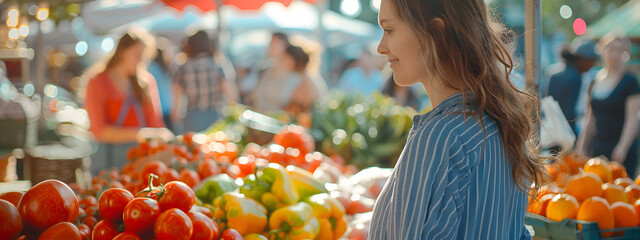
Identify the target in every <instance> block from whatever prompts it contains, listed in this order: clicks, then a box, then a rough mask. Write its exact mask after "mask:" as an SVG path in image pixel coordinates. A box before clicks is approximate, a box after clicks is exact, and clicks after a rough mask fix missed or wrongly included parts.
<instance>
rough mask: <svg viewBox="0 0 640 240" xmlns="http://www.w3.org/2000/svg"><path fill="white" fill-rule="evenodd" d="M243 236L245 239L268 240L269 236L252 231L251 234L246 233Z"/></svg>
mask: <svg viewBox="0 0 640 240" xmlns="http://www.w3.org/2000/svg"><path fill="white" fill-rule="evenodd" d="M242 238H243V239H244V240H268V238H267V237H265V236H262V235H260V234H257V233H252V234H249V235H244V236H243V237H242Z"/></svg>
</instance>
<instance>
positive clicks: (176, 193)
mask: <svg viewBox="0 0 640 240" xmlns="http://www.w3.org/2000/svg"><path fill="white" fill-rule="evenodd" d="M195 202H196V194H195V193H194V192H193V190H191V187H189V186H187V184H185V183H183V182H178V181H173V182H169V183H167V184H166V185H164V193H163V194H162V197H161V198H160V207H161V208H162V209H163V210H167V209H171V208H177V209H180V210H182V211H183V212H188V211H189V210H190V209H191V207H193V204H194V203H195Z"/></svg>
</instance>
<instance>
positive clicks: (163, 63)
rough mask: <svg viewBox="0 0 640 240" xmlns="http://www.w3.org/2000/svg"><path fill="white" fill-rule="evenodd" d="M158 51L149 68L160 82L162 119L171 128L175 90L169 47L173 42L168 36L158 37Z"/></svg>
mask: <svg viewBox="0 0 640 240" xmlns="http://www.w3.org/2000/svg"><path fill="white" fill-rule="evenodd" d="M156 43H157V52H156V54H155V58H154V59H153V61H151V62H150V63H149V66H148V67H147V70H148V71H149V73H151V75H153V77H154V78H155V79H156V83H157V84H158V93H159V94H160V106H161V109H162V119H163V120H164V123H165V124H166V125H167V127H168V128H169V129H171V130H175V129H174V128H173V124H172V123H171V112H172V108H173V98H174V96H173V90H172V89H171V77H170V70H169V68H170V63H171V60H170V57H169V56H170V55H172V54H171V51H170V49H169V47H170V46H171V43H170V42H169V40H167V39H166V38H158V40H157V41H156Z"/></svg>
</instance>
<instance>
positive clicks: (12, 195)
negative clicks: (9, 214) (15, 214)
mask: <svg viewBox="0 0 640 240" xmlns="http://www.w3.org/2000/svg"><path fill="white" fill-rule="evenodd" d="M22 195H24V193H21V192H6V193H0V199H2V200H7V202H10V203H11V204H13V206H14V207H18V203H20V199H21V198H22Z"/></svg>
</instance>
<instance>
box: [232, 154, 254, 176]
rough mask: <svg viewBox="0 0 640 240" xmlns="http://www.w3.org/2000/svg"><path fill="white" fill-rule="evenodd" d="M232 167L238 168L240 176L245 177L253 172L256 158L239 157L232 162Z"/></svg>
mask: <svg viewBox="0 0 640 240" xmlns="http://www.w3.org/2000/svg"><path fill="white" fill-rule="evenodd" d="M233 165H236V166H238V167H239V168H240V176H239V177H245V176H247V175H249V174H252V173H253V172H255V169H256V157H255V156H253V155H249V156H246V157H239V158H237V159H236V160H235V161H233Z"/></svg>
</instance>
